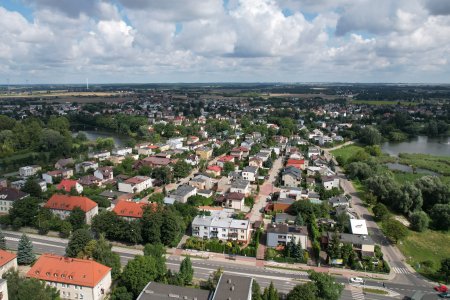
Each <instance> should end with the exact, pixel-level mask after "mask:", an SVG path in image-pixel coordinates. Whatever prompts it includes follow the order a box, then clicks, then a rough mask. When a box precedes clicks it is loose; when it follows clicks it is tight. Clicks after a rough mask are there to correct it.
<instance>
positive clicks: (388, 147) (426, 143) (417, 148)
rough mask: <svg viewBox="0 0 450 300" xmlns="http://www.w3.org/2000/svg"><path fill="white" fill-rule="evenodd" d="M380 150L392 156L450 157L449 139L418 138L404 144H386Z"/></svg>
mask: <svg viewBox="0 0 450 300" xmlns="http://www.w3.org/2000/svg"><path fill="white" fill-rule="evenodd" d="M381 150H382V151H383V152H384V153H387V154H389V155H392V156H398V154H399V153H422V154H431V155H440V156H447V155H450V137H439V138H430V137H426V136H418V137H416V138H413V139H410V140H408V141H404V142H386V143H384V144H383V145H382V146H381Z"/></svg>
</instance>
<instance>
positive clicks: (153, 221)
mask: <svg viewBox="0 0 450 300" xmlns="http://www.w3.org/2000/svg"><path fill="white" fill-rule="evenodd" d="M163 221H164V220H163V216H162V213H161V211H160V210H159V209H158V210H157V211H153V209H152V208H151V207H146V208H145V209H144V214H143V216H142V219H141V224H142V238H143V239H144V242H146V243H161V226H162V224H163Z"/></svg>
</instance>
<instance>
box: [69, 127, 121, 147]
mask: <svg viewBox="0 0 450 300" xmlns="http://www.w3.org/2000/svg"><path fill="white" fill-rule="evenodd" d="M78 132H81V133H84V134H85V135H86V137H87V139H88V140H89V141H95V140H96V139H97V138H112V139H113V140H114V143H115V144H116V147H123V146H124V145H125V143H126V142H127V140H128V137H127V136H123V135H120V134H117V133H114V132H108V131H100V130H80V131H78ZM78 132H75V133H74V135H76V134H77V133H78Z"/></svg>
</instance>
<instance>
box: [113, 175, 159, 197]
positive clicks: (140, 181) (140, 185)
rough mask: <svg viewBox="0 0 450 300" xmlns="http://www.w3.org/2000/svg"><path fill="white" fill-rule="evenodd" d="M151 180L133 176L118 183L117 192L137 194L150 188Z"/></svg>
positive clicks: (145, 177)
mask: <svg viewBox="0 0 450 300" xmlns="http://www.w3.org/2000/svg"><path fill="white" fill-rule="evenodd" d="M152 186H153V185H152V179H151V178H150V177H147V176H134V177H131V178H129V179H127V180H125V181H124V182H119V185H118V189H119V192H124V193H131V194H138V193H140V192H142V191H143V190H146V189H148V188H151V187H152Z"/></svg>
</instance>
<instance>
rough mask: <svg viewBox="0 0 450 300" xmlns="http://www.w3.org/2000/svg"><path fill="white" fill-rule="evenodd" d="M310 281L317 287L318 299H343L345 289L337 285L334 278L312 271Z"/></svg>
mask: <svg viewBox="0 0 450 300" xmlns="http://www.w3.org/2000/svg"><path fill="white" fill-rule="evenodd" d="M309 279H311V280H312V282H314V284H315V285H316V287H317V291H318V292H317V296H318V298H320V299H327V300H338V299H339V298H340V297H341V293H342V290H343V289H344V287H343V286H342V285H341V284H339V283H337V282H336V281H335V280H334V278H333V277H332V276H330V275H328V274H325V273H317V272H315V271H312V272H311V273H310V275H309Z"/></svg>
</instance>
